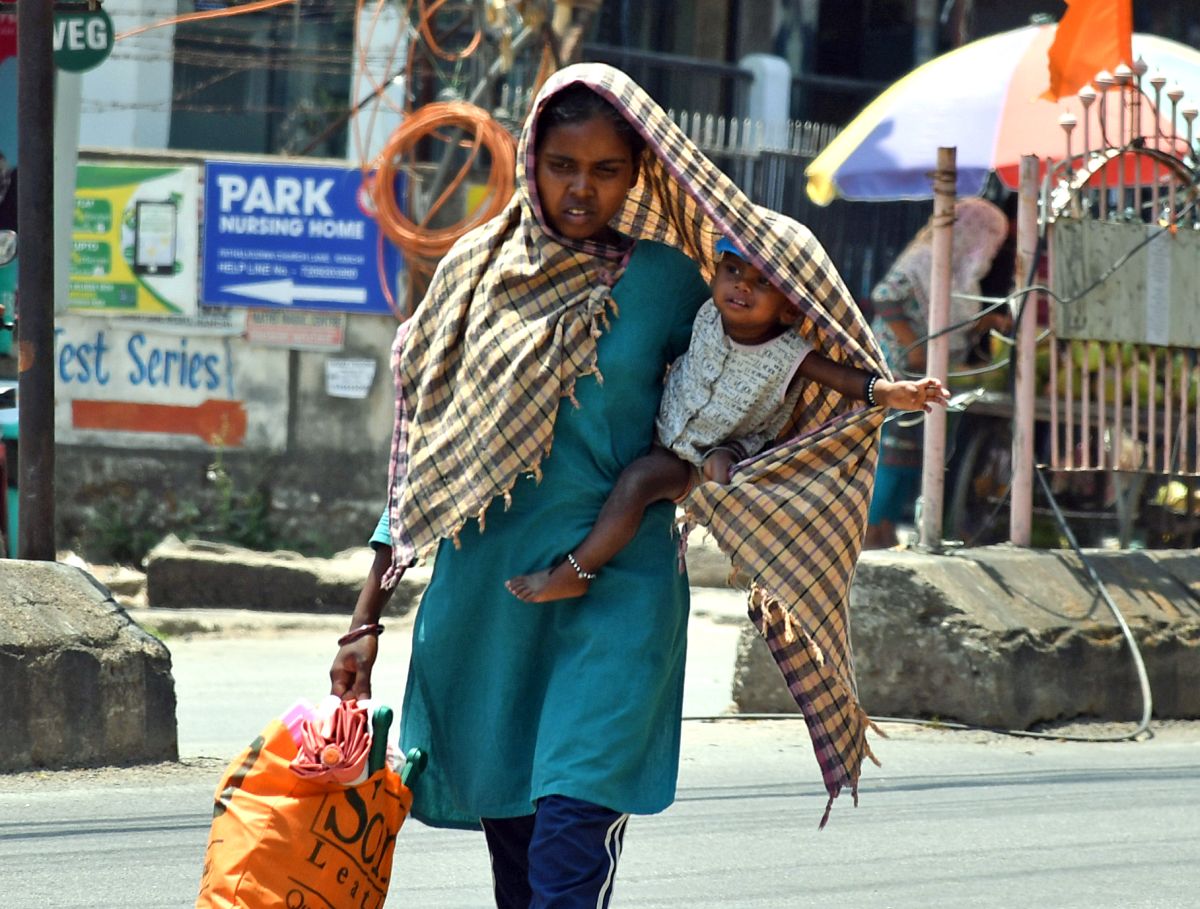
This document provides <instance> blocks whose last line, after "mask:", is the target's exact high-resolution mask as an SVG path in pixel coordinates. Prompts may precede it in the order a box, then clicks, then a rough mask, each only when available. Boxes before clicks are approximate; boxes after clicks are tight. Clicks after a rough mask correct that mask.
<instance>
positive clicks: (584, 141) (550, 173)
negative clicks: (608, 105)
mask: <svg viewBox="0 0 1200 909" xmlns="http://www.w3.org/2000/svg"><path fill="white" fill-rule="evenodd" d="M534 180H535V182H536V183H537V193H538V199H539V200H540V201H541V204H542V214H543V216H544V217H545V219H546V221H547V222H548V223H549V225H550V227H551V228H553V229H554V230H555V231H556V232H557V233H559V234H560V235H562V236H564V237H566V238H568V239H570V240H606V239H609V237H610V236H611V229H610V228H609V226H608V222H609V221H611V220H612V219H613V217H614V216H616V214H617V212H619V211H620V210H621V207H622V206H623V205H624V204H625V196H626V195H628V193H629V190H631V189H632V188H633V186H634V184H635V183H637V166H636V165H635V164H634V161H633V154H632V152H631V151H630V149H629V144H628V143H627V142H626V141H625V140H624V139H622V138H621V135H620V133H618V132H617V131H616V129H615V128H614V127H613V125H612V121H610V120H609V119H608V118H607V117H605V116H603V115H597V116H595V117H592V118H591V119H590V120H584V121H581V122H579V123H565V124H559V125H556V126H552V127H550V129H549V131H548V132H547V134H546V135H545V137H544V138H543V139H542V143H541V148H540V149H539V151H538V153H537V162H536V164H535V166H534Z"/></svg>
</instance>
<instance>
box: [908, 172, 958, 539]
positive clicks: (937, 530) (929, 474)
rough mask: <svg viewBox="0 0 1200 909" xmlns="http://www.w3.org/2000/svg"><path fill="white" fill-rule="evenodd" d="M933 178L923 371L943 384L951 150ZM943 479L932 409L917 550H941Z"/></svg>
mask: <svg viewBox="0 0 1200 909" xmlns="http://www.w3.org/2000/svg"><path fill="white" fill-rule="evenodd" d="M937 161H938V163H937V170H936V171H935V172H934V175H933V265H932V269H931V274H930V282H929V335H930V340H929V342H928V344H927V345H926V355H925V364H926V365H925V368H926V370H927V371H928V373H929V375H931V376H936V377H937V378H939V379H941V380H942V381H943V382H945V381H946V376H947V373H948V372H949V369H950V338H949V336H948V335H941V336H940V337H938V336H937V334H938V332H940V331H941V330H942V329H943V328H945V327H946V326H947V325H948V324H949V322H950V265H951V261H950V260H951V256H952V254H953V248H954V203H955V201H956V195H957V184H958V168H957V164H956V153H955V149H953V148H939V149H938V156H937ZM945 479H946V411H945V410H943V409H942V408H940V407H935V408H934V409H933V412H932V413H929V414H926V415H925V451H924V455H923V460H922V466H921V525H920V527H918V528H917V531H918V538H919V540H920V544H921V546H922V547H924V548H926V549H933V550H937V549H940V548H941V545H942V506H943V504H944V502H943V499H944V492H945Z"/></svg>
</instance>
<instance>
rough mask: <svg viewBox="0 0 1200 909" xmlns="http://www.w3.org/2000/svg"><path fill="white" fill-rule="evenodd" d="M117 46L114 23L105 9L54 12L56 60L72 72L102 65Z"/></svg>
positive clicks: (63, 67)
mask: <svg viewBox="0 0 1200 909" xmlns="http://www.w3.org/2000/svg"><path fill="white" fill-rule="evenodd" d="M112 47H113V24H112V19H110V18H109V17H108V13H106V12H105V11H104V10H102V9H95V10H87V9H83V10H77V11H70V12H68V11H62V12H57V13H55V14H54V62H55V64H57V66H58V68H59V69H65V70H67V71H68V72H72V73H82V72H84V71H85V70H89V69H92V68H93V67H96V66H99V65H100V64H101V63H103V62H104V61H105V60H107V59H108V55H109V54H110V53H112Z"/></svg>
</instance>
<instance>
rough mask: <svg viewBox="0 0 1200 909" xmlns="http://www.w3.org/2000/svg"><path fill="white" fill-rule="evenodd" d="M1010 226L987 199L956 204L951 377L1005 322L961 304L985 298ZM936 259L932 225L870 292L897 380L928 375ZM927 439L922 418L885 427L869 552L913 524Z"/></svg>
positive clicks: (878, 333) (1002, 316)
mask: <svg viewBox="0 0 1200 909" xmlns="http://www.w3.org/2000/svg"><path fill="white" fill-rule="evenodd" d="M1009 228H1010V225H1009V219H1008V218H1007V217H1006V216H1005V214H1004V212H1003V211H1002V210H1001V209H1000V208H999V207H998V206H997V205H995V204H994V203H992V202H989V201H987V200H986V199H976V198H966V199H960V200H959V201H958V203H957V204H956V205H955V221H954V244H953V249H952V252H951V256H952V260H951V278H950V294H951V297H950V315H949V320H950V324H951V325H959V326H961V327H960V328H958V329H956V330H954V331H952V332H950V333H949V334H948V336H947V337H948V339H949V348H950V357H949V362H950V371H951V372H953V371H954V370H955V368H956V366H958V367H961V365H962V364H964V363H966V362H967V360H968V359H969V358H970V356H971V352H972V350H973V349H974V348H975V347H976V345H977V344H978V342H979V339H980V338H981V337H982V336H984V335H986V334H987V333H988V332H989V331H990V330H991V329H993V328H1003V327H1005V326H1006V325H1007V324H1008V321H1009V317H1008V313H1007V310H1004V311H998V312H994V313H989V314H988V315H985V316H983V317H980V316H979V315H978V313H979V309H980V304H979V302H978V301H977V300H970V299H964V298H963V296H962V295H972V296H979V295H980V292H981V282H983V281H984V279H985V277H987V276H988V275H989V273H994V272H993V264H994V263H996V261H997V259H998V257H999V254H1000V253H1001V250H1002V247H1004V246H1005V244H1006V241H1007V240H1008V239H1009V236H1010V229H1009ZM932 262H933V224H932V220H931V221H930V223H928V224H926V225H925V226H924V227H923V228H921V230H920V232H918V233H917V235H916V236H915V237H914V238H913V239H912V241H911V242H910V243H909V244H908V246H907V247H905V249H904V251H903V252H902V253H901V254H900V255H899V257H898V258H897V259H896V261H895V262H894V263H893V264H892V267H891V268H890V269H889V270H888V273H887V275H885V276H884V278H883V280H882V281H880V282H879V283H878V284H877V285H876V286H875V287H874V289H872V291H871V304H872V307H873V309H874V313H875V316H874V321H873V322H872V325H871V327H872V330H873V331H874V333H875V337H876V338H877V339H878V341H879V346H880V347H881V348H882V349H883V353H884V356H885V357H886V359H887V363H888V366H889V367H890V368H891V370H892V373H893V375H895V376H897V377H901V376H920V375H923V374H924V373H925V369H926V364H925V355H926V350H925V336H926V334H927V332H928V330H929V329H928V326H929V281H930V273H931V269H932ZM1010 274H1011V268H1010ZM923 435H924V426H923V425H922V423H921V421H920V420H917V421H912V422H911V423H910V422H909V421H905V420H902V419H901V420H895V419H894V420H889V421H888V422H887V423H885V424H884V428H883V433H882V436H881V440H880V444H881V451H880V455H879V466H878V467H877V468H876V473H875V493H874V496H873V497H872V499H871V509H870V512H869V514H868V518H867V537H866V542H865V547H866V548H868V549H883V548H887V547H890V546H894V545H896V543H897V541H898V540H897V535H896V527H897V525H898V524H901V523H906V522H911V521H912V520H913V506H914V505H915V503H916V500H917V495H918V493H919V491H920V486H921V452H922V447H923V445H922V439H923Z"/></svg>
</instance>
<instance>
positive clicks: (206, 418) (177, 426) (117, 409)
mask: <svg viewBox="0 0 1200 909" xmlns="http://www.w3.org/2000/svg"><path fill="white" fill-rule="evenodd" d="M71 425H72V426H74V427H75V428H76V429H107V430H112V431H118V432H165V433H170V434H172V435H181V436H199V437H200V438H201V439H203V440H204V441H205V442H207V443H208V444H209V445H225V446H233V447H236V446H238V445H241V444H242V440H243V439H245V438H246V408H245V406H244V405H243V404H242V402H241V401H214V400H212V399H211V398H210V399H209V400H207V401H205V402H204V403H203V404H199V405H197V406H195V407H187V406H184V405H179V404H143V403H141V402H138V401H90V400H85V399H82V398H79V399H76V400H74V401H72V402H71Z"/></svg>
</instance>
